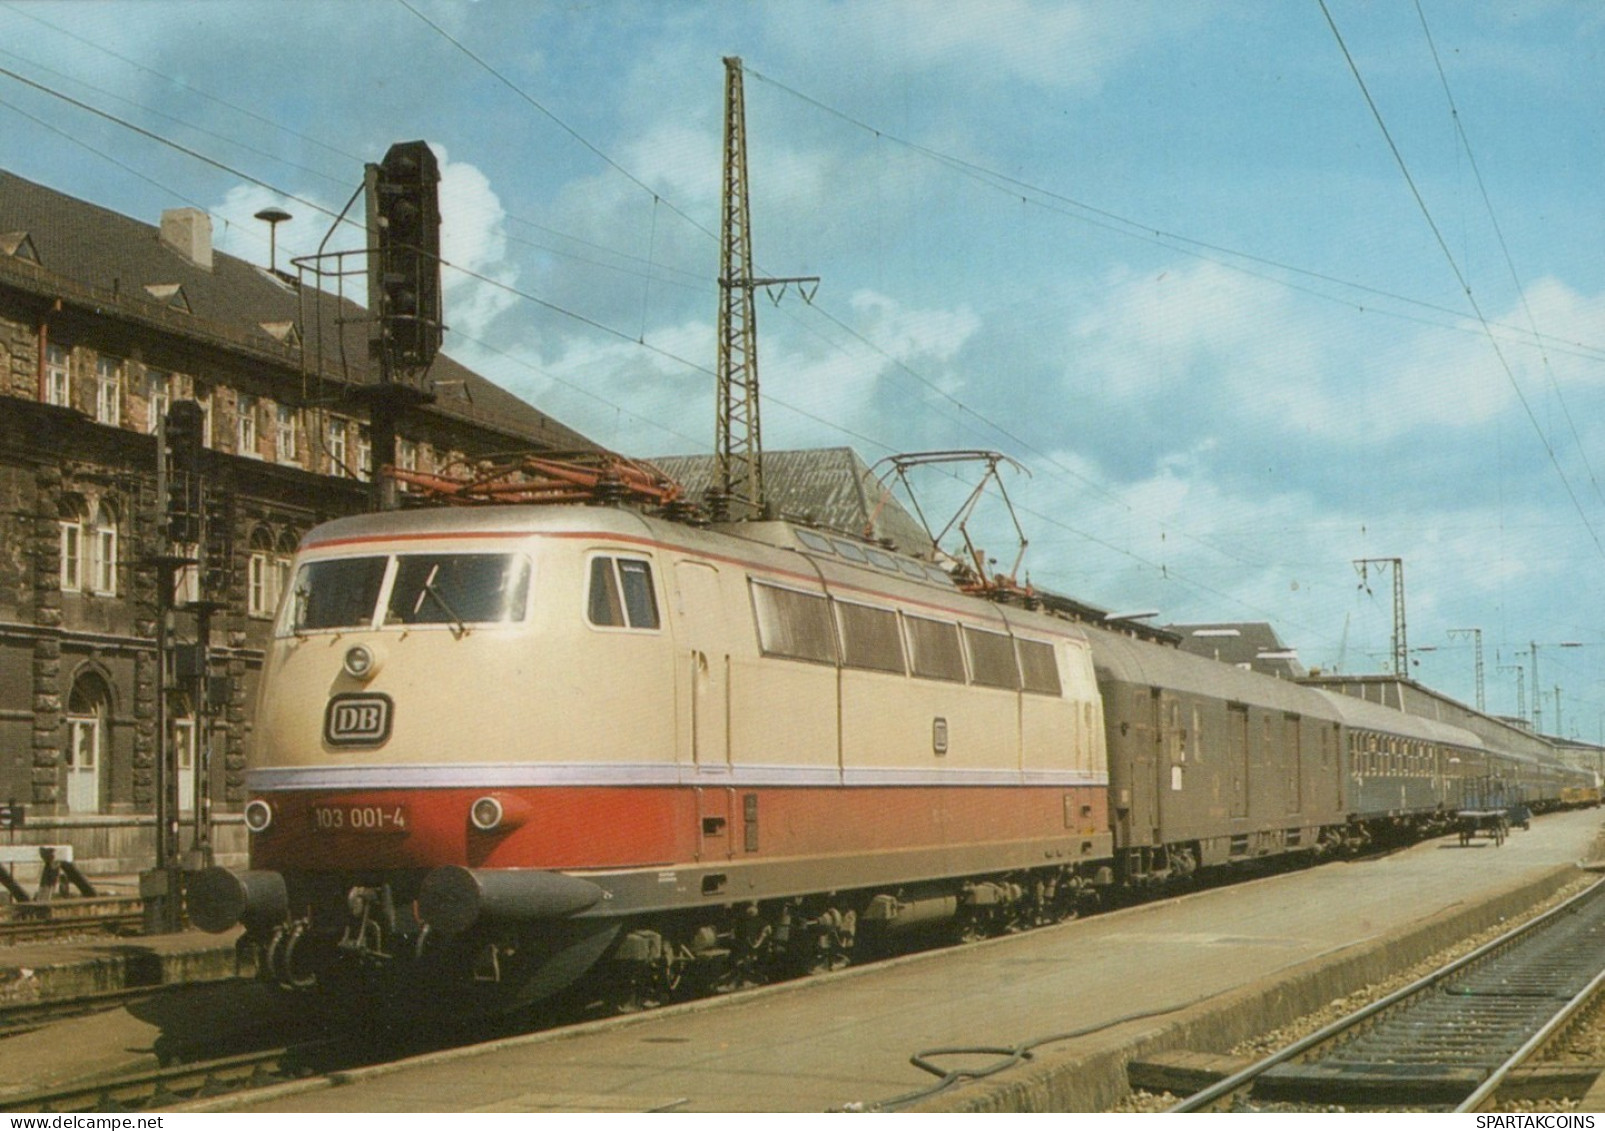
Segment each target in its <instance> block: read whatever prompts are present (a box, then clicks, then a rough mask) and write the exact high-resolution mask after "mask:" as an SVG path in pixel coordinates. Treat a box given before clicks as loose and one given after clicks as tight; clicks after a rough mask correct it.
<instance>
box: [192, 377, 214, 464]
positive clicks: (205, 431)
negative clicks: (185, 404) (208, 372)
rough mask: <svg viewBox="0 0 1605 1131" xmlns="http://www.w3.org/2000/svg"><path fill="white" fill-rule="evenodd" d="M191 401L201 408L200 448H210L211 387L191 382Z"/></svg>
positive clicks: (200, 382) (199, 382)
mask: <svg viewBox="0 0 1605 1131" xmlns="http://www.w3.org/2000/svg"><path fill="white" fill-rule="evenodd" d="M191 394H192V395H191V399H192V400H194V402H195V403H196V404H198V405H200V406H201V447H203V448H210V447H211V446H212V387H211V386H210V385H207V384H206V383H205V382H202V381H195V382H192V385H191Z"/></svg>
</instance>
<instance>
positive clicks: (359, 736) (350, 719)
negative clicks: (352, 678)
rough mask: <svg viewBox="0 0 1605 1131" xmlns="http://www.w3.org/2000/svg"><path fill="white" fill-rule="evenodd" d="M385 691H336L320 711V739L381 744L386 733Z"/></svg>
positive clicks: (387, 702) (332, 742) (387, 700)
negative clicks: (377, 693)
mask: <svg viewBox="0 0 1605 1131" xmlns="http://www.w3.org/2000/svg"><path fill="white" fill-rule="evenodd" d="M390 713H391V703H390V696H388V695H336V696H335V697H334V698H333V699H330V700H329V707H328V709H327V710H326V711H324V713H323V741H325V742H327V743H328V744H329V745H330V746H381V745H383V744H384V742H385V741H386V740H387V739H388V738H389V737H390Z"/></svg>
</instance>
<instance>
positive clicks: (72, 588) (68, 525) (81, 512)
mask: <svg viewBox="0 0 1605 1131" xmlns="http://www.w3.org/2000/svg"><path fill="white" fill-rule="evenodd" d="M86 514H87V511H86V510H85V508H84V504H83V500H81V499H79V498H77V497H76V496H69V497H68V498H65V499H63V500H62V501H61V511H60V517H59V518H58V519H57V520H56V525H57V528H58V529H59V531H60V538H61V589H62V592H64V593H79V592H82V591H83V588H84V573H85V570H84V519H85V517H86Z"/></svg>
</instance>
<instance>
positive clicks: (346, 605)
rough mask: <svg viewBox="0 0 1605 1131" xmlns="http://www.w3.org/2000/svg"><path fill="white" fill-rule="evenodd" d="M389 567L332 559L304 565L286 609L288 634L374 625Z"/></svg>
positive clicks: (377, 560)
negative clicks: (287, 612) (376, 606)
mask: <svg viewBox="0 0 1605 1131" xmlns="http://www.w3.org/2000/svg"><path fill="white" fill-rule="evenodd" d="M388 564H389V559H387V558H384V557H374V558H333V559H330V560H329V561H322V562H307V563H305V564H304V565H302V566H301V568H300V570H298V571H297V572H296V575H295V589H294V591H293V593H292V595H291V600H290V602H289V604H288V606H287V607H288V609H289V624H288V629H289V631H291V632H304V631H308V630H316V629H320V628H366V627H368V626H369V625H371V624H372V623H373V611H374V606H375V605H377V604H378V603H379V587H380V586H381V585H382V584H383V583H384V579H385V567H386V565H388Z"/></svg>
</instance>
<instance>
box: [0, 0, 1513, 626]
mask: <svg viewBox="0 0 1605 1131" xmlns="http://www.w3.org/2000/svg"><path fill="white" fill-rule="evenodd" d="M399 2H401V3H402V4H403V6H404V7H406V8H407V9H408V10H409V11H410V12H412V13H413V14H414V15H415V16H417V17H418V18H419V19H420V20H422V21H423V22H424V23H426V24H428V25H429V26H431V27H433V28H435V29H436V30H437V32H440V34H442V35H443V36H444V37H445V38H446V39H447V40H448V41H450V42H452V43H453V44H455V45H456V46H458V48H459V49H460V50H462V51H463V52H464V53H465V54H466V55H468V56H469V57H470V58H472V59H474V61H475V62H476V63H478V64H479V65H480V66H481V67H483V68H484V69H486V70H487V71H488V72H489V73H491V74H492V75H494V76H495V77H497V78H498V79H499V81H501V82H503V83H504V84H505V85H508V86H509V87H510V88H511V89H514V90H515V91H517V88H516V86H513V84H511V83H510V82H509V81H508V80H507V79H506V77H505V76H503V75H501V74H500V73H499V72H497V71H495V69H494V68H491V67H489V65H488V64H486V63H485V62H484V61H483V60H481V59H479V57H478V56H476V55H474V54H473V53H472V52H470V51H468V50H467V49H466V47H464V46H463V45H461V44H460V43H458V42H457V41H456V40H455V39H454V38H452V37H451V36H449V35H447V34H446V33H445V32H444V31H443V30H442V29H439V28H438V26H437V25H435V24H433V23H432V22H431V21H429V20H428V19H427V18H426V17H424V16H422V14H421V13H419V12H418V11H417V10H416V9H415V8H413V7H412V5H410V4H407V3H406V2H405V0H399ZM113 54H115V53H113ZM118 57H119V58H121V56H118ZM135 65H138V64H135ZM0 73H4V74H7V75H8V76H9V77H12V78H14V79H16V80H17V81H21V82H24V83H25V84H27V85H30V86H34V87H36V88H39V89H43V90H46V92H47V93H55V92H51V91H49V90H48V88H45V87H43V86H42V85H41V84H37V83H33V82H30V81H29V80H27V79H26V78H23V77H22V76H20V75H17V74H16V73H15V72H10V71H3V70H0ZM750 73H753V74H755V75H756V76H757V77H759V78H760V79H763V81H770V82H772V80H767V79H764V78H763V76H761V75H758V74H757V72H750ZM185 89H193V88H189V87H185ZM197 93H200V94H203V96H204V92H197ZM518 93H519V94H520V96H521V97H522V98H524V100H525V101H527V102H529V104H530V105H531V106H533V107H534V108H535V109H537V110H539V111H540V112H541V113H543V114H545V115H546V116H548V117H549V118H551V119H552V120H553V121H554V122H556V123H557V124H558V125H559V126H561V127H562V128H563V129H564V130H565V131H566V132H568V133H569V134H570V135H571V136H573V137H574V138H575V140H576V141H578V142H579V143H580V144H582V145H584V146H586V148H587V149H589V150H590V151H591V152H593V153H595V154H596V155H597V156H598V157H599V158H601V159H603V160H604V161H605V162H606V163H607V164H609V165H610V166H611V167H613V168H615V169H616V170H617V171H618V172H620V173H621V174H622V175H624V176H626V177H627V178H628V179H630V180H631V181H632V182H633V183H635V184H637V185H638V186H639V187H641V188H642V189H643V190H644V191H647V192H649V193H650V192H652V190H651V189H650V188H649V187H648V186H646V185H645V183H644V182H642V181H641V180H640V179H639V178H636V177H635V176H634V175H633V174H630V173H629V172H628V170H625V169H624V168H623V167H622V166H619V165H618V164H617V163H616V162H613V161H612V159H611V158H608V157H607V156H606V154H604V153H603V152H602V151H601V150H600V149H599V148H598V147H596V146H594V145H593V144H592V143H590V142H589V141H588V140H587V139H585V138H584V137H583V136H582V135H580V134H579V133H578V131H576V130H574V129H573V128H572V127H570V126H568V125H567V124H566V123H564V122H562V121H561V120H560V119H558V118H557V117H556V115H554V114H552V113H551V112H550V111H549V110H548V109H546V108H545V107H544V106H542V105H541V104H540V103H538V102H537V101H535V100H534V99H532V98H530V97H529V96H528V95H526V94H524V93H523V92H521V91H518ZM66 100H67V101H69V102H71V103H72V104H74V105H77V106H80V107H81V108H83V109H86V110H88V111H89V112H92V113H96V114H98V115H99V116H101V117H104V118H107V119H108V120H111V121H113V122H115V123H117V124H119V125H122V126H124V127H125V128H129V129H131V130H134V131H135V132H137V133H140V134H142V135H143V136H146V137H149V138H151V139H152V140H155V141H158V142H160V143H161V144H164V145H168V146H170V147H172V148H175V149H178V150H179V151H180V152H184V153H186V154H187V155H188V156H191V157H192V158H194V159H197V160H201V161H203V162H204V163H206V164H208V165H211V166H213V167H216V168H218V169H221V170H222V171H225V172H227V173H229V174H230V175H233V176H238V177H240V178H242V179H243V180H246V181H248V182H250V183H254V184H257V185H259V186H262V187H264V188H268V189H269V190H270V191H274V192H278V193H281V194H282V195H284V196H285V197H286V198H287V199H290V200H295V201H297V202H299V203H302V204H304V205H306V206H308V207H310V208H313V209H314V210H316V211H318V212H321V213H324V214H330V213H329V210H327V209H325V208H322V207H321V206H319V205H317V204H316V203H315V202H312V201H308V200H304V199H302V198H301V197H299V196H296V195H295V194H292V193H286V192H284V191H283V190H281V189H278V188H276V187H275V186H273V185H271V184H270V183H268V182H266V181H264V180H261V179H259V178H256V177H254V176H251V175H249V174H246V173H244V172H243V171H241V170H238V169H235V168H232V167H231V166H229V165H227V164H225V163H223V162H220V161H217V160H215V159H211V158H208V157H206V156H205V155H204V154H201V153H199V152H197V151H194V150H192V149H189V148H188V147H184V146H180V145H178V144H177V143H174V142H171V141H169V140H167V139H164V138H162V137H160V135H157V134H154V133H153V132H151V131H148V130H144V129H141V128H140V127H137V126H134V125H133V124H132V123H129V122H126V121H124V120H121V119H119V118H117V117H116V116H115V115H110V114H107V113H105V112H104V111H99V110H96V109H95V108H93V107H91V106H89V105H87V104H85V103H82V102H81V101H80V100H74V99H66ZM224 104H225V105H229V104H227V103H224ZM252 116H253V117H260V116H258V115H252ZM262 120H264V121H267V119H262ZM269 124H274V123H271V122H270V123H269ZM280 128H282V127H280ZM289 132H293V131H289ZM876 133H877V136H879V135H880V133H881V131H876ZM297 136H301V135H297ZM309 140H315V139H309ZM319 144H321V143H319ZM325 148H330V149H331V151H334V152H338V151H337V150H333V148H332V147H327V146H325ZM125 168H126V166H125ZM130 171H131V172H132V170H130ZM146 179H148V178H146ZM152 183H155V182H152ZM653 196H654V198H657V194H656V193H653ZM1077 203H1078V204H1079V202H1077ZM663 205H664V207H667V208H670V209H671V210H672V211H675V212H676V213H677V214H679V215H681V217H682V218H683V219H685V220H687V221H688V222H689V223H691V225H692V226H693V227H694V228H696V229H697V230H698V231H700V232H702V233H703V234H704V235H707V236H709V237H710V238H712V233H711V232H710V231H709V230H708V229H707V228H705V227H703V226H702V225H700V224H697V223H696V222H695V221H694V220H692V219H691V218H690V217H689V216H687V215H686V214H684V213H683V212H681V211H680V210H679V209H677V208H675V207H674V206H673V204H672V203H671V202H667V201H664V202H663ZM1111 215H1112V214H1111ZM513 219H515V220H516V219H517V218H516V217H513ZM1160 234H1162V235H1166V236H1167V238H1171V239H1177V240H1182V241H1184V242H1185V241H1188V237H1183V236H1179V235H1176V234H1174V233H1160ZM564 238H572V237H567V236H565V237H564ZM515 242H516V241H515ZM582 242H583V241H582ZM1190 242H1193V243H1195V244H1197V245H1198V246H1201V247H1206V248H1210V247H1213V246H1214V245H1208V244H1204V243H1202V242H1201V241H1190ZM597 246H600V245H597ZM545 250H554V251H555V249H545ZM608 250H609V253H610V254H612V253H614V252H612V250H611V249H608ZM1221 250H1222V251H1223V253H1226V254H1241V253H1237V252H1232V251H1231V249H1221ZM558 254H561V253H560V252H558ZM1249 258H1252V257H1249ZM1264 262H1265V263H1266V264H1268V265H1272V266H1275V267H1276V268H1277V269H1283V270H1289V271H1294V272H1299V271H1300V269H1298V268H1293V267H1290V266H1289V265H1286V264H1277V263H1275V261H1272V260H1265V261H1264ZM598 266H605V265H602V264H598ZM662 266H663V265H661V264H658V265H652V264H649V270H655V269H657V268H661V267H662ZM456 269H458V270H462V269H461V268H456ZM617 269H620V270H622V269H623V268H617ZM469 273H470V274H472V275H473V276H474V277H475V278H477V279H480V280H482V281H484V282H486V283H488V284H490V285H493V286H505V284H503V283H502V282H501V281H499V280H495V279H492V278H490V277H488V276H485V275H483V274H480V273H475V272H469ZM1304 273H1306V274H1310V275H1313V276H1314V277H1316V278H1321V279H1324V280H1326V281H1331V282H1336V283H1339V284H1341V285H1345V286H1351V285H1353V284H1350V283H1348V282H1346V281H1344V280H1337V279H1332V278H1331V277H1326V276H1321V275H1320V274H1319V273H1313V272H1304ZM1278 281H1279V282H1282V284H1283V285H1289V284H1287V283H1286V281H1285V280H1278ZM507 289H509V290H511V291H512V292H513V293H514V294H516V295H519V296H520V297H522V298H525V299H527V300H530V301H534V302H536V303H539V304H540V305H543V306H545V307H547V308H549V309H551V310H553V311H554V312H556V313H559V314H560V315H562V316H565V317H569V318H575V319H578V320H579V321H580V322H582V323H584V324H588V325H590V326H592V327H594V328H596V329H598V330H599V331H602V332H605V333H608V334H610V335H613V336H616V337H618V338H620V339H621V340H623V341H626V342H631V343H633V344H635V345H639V346H644V347H646V348H648V349H654V348H655V347H652V346H650V345H648V344H647V343H645V342H644V341H642V340H641V339H642V337H644V335H637V336H634V337H632V336H630V335H628V334H624V333H622V332H620V331H618V330H616V329H614V328H612V327H609V326H607V325H606V324H605V323H602V322H600V321H598V320H595V319H590V318H588V317H587V316H584V315H581V314H579V313H578V312H577V311H572V310H569V309H567V308H565V307H562V306H560V305H558V304H555V303H551V302H548V301H546V300H542V299H540V298H538V297H537V296H534V295H533V294H530V293H529V292H527V291H523V290H520V289H518V288H511V287H508V288H507ZM1315 293H1319V292H1315ZM1378 293H1382V294H1386V292H1378ZM1322 297H1327V296H1322ZM1403 301H1406V302H1410V301H1413V300H1408V299H1403ZM1419 305H1430V304H1419ZM819 309H820V313H821V314H822V315H824V316H825V317H826V318H827V320H829V321H832V322H833V323H834V324H836V325H837V326H839V327H840V328H841V329H842V330H843V331H844V332H846V333H849V334H850V335H852V336H853V337H855V338H856V339H857V340H859V341H860V342H862V343H863V344H865V345H866V346H867V347H868V348H871V349H873V350H875V351H876V352H878V353H879V354H880V355H881V356H883V357H884V358H886V359H888V360H890V361H892V362H893V363H894V364H895V365H896V367H897V368H898V369H899V370H900V371H901V372H903V373H905V375H908V376H910V377H911V378H912V379H915V380H918V381H920V382H921V383H922V384H924V385H925V386H926V387H927V388H928V389H929V390H931V391H932V392H933V393H935V394H938V395H940V396H943V397H946V399H948V400H950V401H951V402H952V403H953V404H954V405H955V406H957V407H958V408H959V409H960V410H961V411H962V412H964V413H965V414H967V415H970V416H973V417H974V418H975V419H976V420H977V421H978V422H980V423H982V424H984V425H985V426H987V427H990V428H993V429H996V430H998V431H999V432H1000V433H1001V434H1004V435H1006V436H1007V435H1010V434H1009V433H1008V432H1007V430H1005V429H1002V428H1001V427H1000V426H998V425H996V424H994V423H993V422H991V421H989V420H988V419H987V418H986V417H984V416H983V415H982V414H980V413H977V412H975V411H974V410H973V409H970V408H969V407H968V406H967V405H965V404H964V403H963V402H962V401H960V400H958V399H957V398H952V397H951V396H950V395H948V394H946V393H945V391H944V390H941V389H940V388H939V387H938V386H937V385H936V384H935V383H934V382H930V381H929V380H928V379H926V378H924V377H923V376H922V375H920V374H918V372H917V371H915V370H914V369H913V368H912V367H909V366H907V364H906V363H904V362H902V360H901V359H898V358H895V357H894V356H893V355H892V354H890V353H889V352H887V351H885V350H883V349H881V348H880V347H879V346H877V345H876V344H875V343H874V342H872V341H871V340H870V339H869V338H868V337H866V336H864V335H862V334H860V333H859V332H858V331H857V330H856V329H854V328H853V327H852V326H851V325H850V324H848V323H846V322H845V321H843V320H841V319H838V318H836V317H835V316H834V315H831V314H830V313H829V312H828V311H827V310H824V309H823V308H819ZM1484 325H1485V328H1486V327H1487V326H1488V325H1489V324H1488V323H1486V321H1485V322H1484ZM1485 332H1488V331H1487V330H1486V329H1485ZM1532 332H1533V333H1535V334H1536V329H1535V328H1534V330H1533V331H1532ZM477 344H483V343H477ZM656 352H658V353H660V354H661V355H662V356H664V357H666V358H669V359H672V360H674V361H675V362H677V363H679V364H683V365H691V366H692V368H694V369H696V370H699V371H701V372H704V373H707V372H709V371H708V370H707V369H706V367H703V366H700V365H695V364H694V363H691V362H689V361H688V359H685V358H683V357H680V356H678V355H676V354H674V353H672V352H671V351H666V350H661V349H657V350H656ZM766 396H768V394H766ZM771 399H775V400H776V403H777V405H779V406H780V407H784V408H786V409H788V410H790V411H794V412H798V413H800V414H801V415H802V416H804V417H805V418H807V419H811V420H813V421H815V422H817V423H820V424H823V425H826V426H828V427H830V428H832V429H835V430H838V431H841V432H843V433H844V434H848V435H851V436H853V437H854V438H856V439H860V440H863V441H865V442H867V443H870V444H872V445H873V446H874V447H875V448H877V449H883V450H890V449H889V447H888V446H887V445H885V444H883V443H881V442H879V441H875V440H873V439H871V438H870V437H867V436H863V435H862V434H860V433H855V432H853V431H852V430H850V429H845V428H843V427H842V426H841V425H839V424H837V423H836V422H834V421H827V420H824V419H822V418H820V417H818V416H817V415H814V414H811V413H808V412H807V411H806V410H802V409H800V408H798V407H797V406H793V405H788V404H785V403H784V402H783V401H782V400H780V399H778V398H771ZM615 407H619V406H615ZM632 415H633V414H632ZM1058 470H1060V471H1061V472H1063V473H1065V474H1067V475H1070V476H1072V477H1074V478H1077V479H1078V481H1080V482H1082V483H1084V484H1085V485H1087V486H1089V487H1091V488H1093V489H1095V490H1098V491H1099V492H1100V493H1102V494H1104V495H1106V496H1107V497H1108V498H1110V499H1112V500H1114V501H1115V502H1117V503H1119V504H1120V505H1122V506H1124V507H1127V509H1130V508H1129V504H1127V503H1126V502H1125V501H1124V500H1122V499H1120V498H1119V496H1117V495H1115V494H1114V493H1113V492H1110V491H1108V490H1107V489H1104V488H1102V487H1101V486H1100V485H1098V484H1097V483H1095V482H1094V481H1092V480H1089V479H1087V478H1085V477H1082V476H1079V474H1078V473H1076V472H1074V471H1073V470H1071V469H1068V468H1065V467H1063V466H1062V465H1061V466H1060V467H1059V468H1058ZM1055 525H1059V526H1064V524H1062V523H1055ZM1163 526H1164V524H1163V523H1161V528H1163ZM1064 528H1065V529H1067V530H1070V531H1072V532H1073V533H1076V534H1078V535H1079V536H1084V537H1085V536H1087V534H1086V532H1084V531H1075V530H1074V528H1072V527H1068V526H1065V527H1064ZM1179 533H1182V534H1184V535H1186V536H1189V537H1195V536H1192V535H1190V534H1189V533H1188V532H1187V531H1184V530H1180V531H1179ZM1104 544H1105V545H1107V546H1108V547H1109V548H1110V549H1113V550H1115V551H1117V552H1120V553H1123V554H1126V555H1127V556H1128V557H1131V558H1132V560H1134V561H1138V562H1139V563H1140V564H1144V565H1146V566H1151V567H1153V568H1155V569H1157V570H1159V571H1161V572H1162V573H1163V574H1164V575H1165V576H1167V577H1171V578H1173V579H1176V580H1178V581H1180V580H1181V579H1180V578H1179V577H1177V575H1176V574H1175V571H1174V570H1169V571H1166V568H1165V567H1164V566H1163V565H1162V564H1159V563H1154V562H1151V561H1146V560H1144V559H1141V558H1140V557H1138V556H1136V555H1133V554H1131V552H1130V551H1129V550H1127V549H1124V548H1121V547H1117V546H1113V545H1112V544H1108V543H1104ZM1200 544H1202V545H1205V546H1206V547H1208V543H1206V542H1202V541H1201V540H1200ZM1208 548H1211V549H1215V550H1216V551H1217V552H1221V551H1220V550H1219V548H1218V547H1208ZM1228 556H1231V555H1228ZM1238 560H1239V561H1241V560H1242V559H1238ZM1206 588H1207V587H1206ZM1211 592H1216V593H1217V594H1218V591H1213V590H1211Z"/></svg>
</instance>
